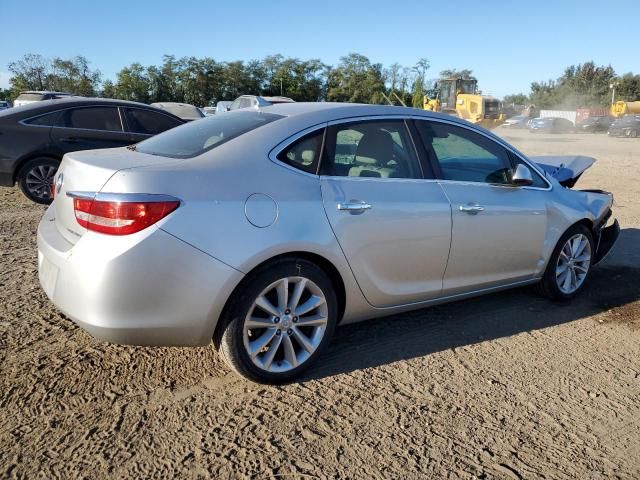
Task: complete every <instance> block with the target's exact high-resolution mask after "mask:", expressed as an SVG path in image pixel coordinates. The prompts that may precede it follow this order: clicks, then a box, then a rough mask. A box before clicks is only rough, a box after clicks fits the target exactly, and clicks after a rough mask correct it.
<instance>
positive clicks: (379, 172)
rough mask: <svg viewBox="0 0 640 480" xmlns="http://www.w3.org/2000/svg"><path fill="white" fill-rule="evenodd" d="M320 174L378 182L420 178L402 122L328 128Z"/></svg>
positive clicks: (389, 121)
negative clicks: (377, 180) (371, 179)
mask: <svg viewBox="0 0 640 480" xmlns="http://www.w3.org/2000/svg"><path fill="white" fill-rule="evenodd" d="M321 173H322V174H323V175H329V176H334V177H370V178H379V179H388V178H421V175H422V174H421V171H420V166H419V164H418V159H417V157H416V155H415V152H414V150H413V145H412V143H411V140H410V137H409V132H408V131H407V128H406V125H405V122H404V121H403V120H366V121H359V122H350V123H343V124H339V125H334V126H331V127H329V128H328V129H327V135H326V140H325V149H324V153H323V159H322V165H321Z"/></svg>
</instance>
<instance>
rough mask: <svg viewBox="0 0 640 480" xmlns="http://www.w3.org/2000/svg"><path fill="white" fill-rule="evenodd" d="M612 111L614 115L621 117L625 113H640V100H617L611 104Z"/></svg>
mask: <svg viewBox="0 0 640 480" xmlns="http://www.w3.org/2000/svg"><path fill="white" fill-rule="evenodd" d="M610 113H611V116H612V117H616V118H620V117H624V116H625V115H631V114H636V115H637V114H640V101H637V102H622V101H621V102H616V103H614V104H613V105H611V109H610Z"/></svg>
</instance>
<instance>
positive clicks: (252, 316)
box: [243, 277, 328, 372]
mask: <svg viewBox="0 0 640 480" xmlns="http://www.w3.org/2000/svg"><path fill="white" fill-rule="evenodd" d="M327 321H328V306H327V300H326V298H325V295H324V293H323V292H322V290H321V289H320V287H318V285H316V284H315V283H314V282H312V281H311V280H309V279H308V278H304V277H285V278H282V279H280V280H277V281H275V282H273V283H272V284H271V285H269V286H268V287H267V288H265V289H264V290H263V291H262V292H261V293H260V295H258V297H257V298H256V299H255V300H254V302H253V304H252V306H251V308H250V309H249V311H248V313H247V316H246V318H245V320H244V325H243V343H244V348H245V351H246V353H247V354H248V355H249V358H250V359H251V361H252V362H253V364H254V365H256V366H257V367H258V368H260V369H262V370H265V371H268V372H287V371H289V370H292V369H294V368H296V367H299V366H300V365H302V364H303V363H304V362H306V361H307V360H308V359H309V358H310V357H311V355H313V353H314V352H315V351H316V349H317V348H318V347H319V346H320V343H321V342H322V339H323V337H324V334H325V331H326V329H327Z"/></svg>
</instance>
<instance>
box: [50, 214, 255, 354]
mask: <svg viewBox="0 0 640 480" xmlns="http://www.w3.org/2000/svg"><path fill="white" fill-rule="evenodd" d="M53 211H54V210H53V208H49V209H48V210H47V212H46V213H45V216H44V217H43V219H42V221H41V222H40V225H39V226H38V270H39V277H40V284H41V285H42V288H43V289H44V291H45V293H46V294H47V296H48V297H49V298H50V299H51V301H52V302H53V303H54V304H55V305H56V306H57V307H58V308H59V309H60V310H61V311H62V312H63V313H64V314H65V315H67V316H68V317H69V318H71V319H72V320H73V321H74V322H75V323H76V324H78V325H79V326H80V327H81V328H83V329H85V330H86V331H88V332H89V333H90V334H91V335H93V336H94V337H96V338H97V339H99V340H104V341H108V342H113V343H119V344H132V345H204V344H207V343H209V342H210V341H211V338H212V335H213V332H214V329H215V325H216V322H217V320H218V317H219V315H220V313H221V311H222V308H223V306H224V304H225V302H226V299H227V298H228V296H229V295H230V294H231V292H232V290H233V288H234V287H235V285H237V283H238V282H239V281H240V279H241V278H242V274H241V273H240V272H238V271H237V270H234V269H233V268H231V267H229V266H227V265H225V264H224V263H222V262H220V261H218V260H216V259H215V258H212V257H210V256H209V255H206V254H205V253H203V252H201V251H199V250H197V249H195V248H194V247H192V246H191V245H188V244H187V243H185V242H183V241H181V240H179V239H177V238H175V237H174V236H172V235H170V234H168V233H166V232H164V231H163V230H161V229H159V228H158V227H157V226H152V227H149V228H147V229H145V230H143V231H141V232H138V233H135V234H133V235H126V236H122V237H116V236H109V235H102V234H98V233H94V232H87V233H85V234H84V235H83V236H82V237H81V238H79V239H78V241H77V242H76V243H75V244H72V243H70V242H68V241H67V240H66V239H65V238H64V237H63V236H62V235H60V233H59V232H58V227H56V224H55V221H54V218H53Z"/></svg>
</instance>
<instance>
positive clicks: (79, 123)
mask: <svg viewBox="0 0 640 480" xmlns="http://www.w3.org/2000/svg"><path fill="white" fill-rule="evenodd" d="M51 138H52V140H53V141H54V142H55V144H56V145H57V146H58V148H59V149H60V150H61V151H62V152H63V153H68V152H75V151H78V150H94V149H97V148H113V147H122V146H125V145H130V144H131V143H132V142H131V140H130V139H129V135H128V134H127V133H125V132H124V130H123V128H122V120H121V118H120V113H119V111H118V107H116V106H95V107H94V106H91V107H76V108H69V109H66V110H63V111H62V113H61V114H60V116H59V117H58V121H57V123H56V126H54V127H53V128H52V129H51Z"/></svg>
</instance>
